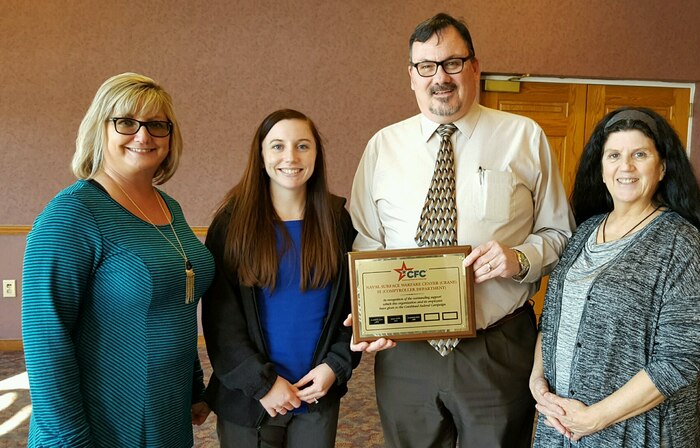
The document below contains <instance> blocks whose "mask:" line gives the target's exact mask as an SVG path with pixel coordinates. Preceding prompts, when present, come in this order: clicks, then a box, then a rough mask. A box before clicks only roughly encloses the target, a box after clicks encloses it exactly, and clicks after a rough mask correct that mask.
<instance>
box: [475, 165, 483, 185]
mask: <svg viewBox="0 0 700 448" xmlns="http://www.w3.org/2000/svg"><path fill="white" fill-rule="evenodd" d="M476 172H477V174H478V175H479V185H484V169H483V168H482V167H481V166H479V169H478V170H477V171H476Z"/></svg>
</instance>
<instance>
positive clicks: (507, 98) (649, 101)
mask: <svg viewBox="0 0 700 448" xmlns="http://www.w3.org/2000/svg"><path fill="white" fill-rule="evenodd" d="M479 100H480V102H481V104H483V105H484V106H487V107H491V108H493V109H498V110H502V111H505V112H511V113H514V114H518V115H524V116H526V117H529V118H532V119H533V120H535V121H536V122H537V123H538V124H539V125H540V126H541V127H542V129H543V130H544V132H545V134H546V135H547V140H548V141H549V145H550V146H551V148H552V153H553V154H554V156H555V157H556V159H557V161H558V166H559V172H560V174H561V177H562V182H563V183H564V188H565V190H566V194H567V196H569V195H570V194H571V189H572V188H573V185H574V178H575V177H576V168H577V167H578V160H579V158H580V156H581V153H582V152H583V147H584V145H585V143H586V141H587V140H588V137H589V136H590V135H591V133H592V132H593V129H594V128H595V125H596V124H597V123H598V121H599V120H600V119H601V118H603V116H605V114H607V113H608V112H610V111H612V110H614V109H617V108H618V107H623V106H639V107H648V108H650V109H653V110H655V111H656V112H658V113H659V114H661V115H662V116H663V117H665V118H666V119H667V120H669V122H670V123H671V125H673V127H674V128H675V129H676V132H678V135H679V136H680V138H681V142H683V145H684V146H685V145H686V141H687V136H688V117H689V114H690V89H687V88H668V87H636V86H606V85H586V84H559V83H539V82H522V83H521V84H520V92H518V93H512V92H487V91H484V90H482V91H481V92H480V98H479ZM546 287H547V278H546V277H545V278H543V280H542V285H541V287H540V290H539V292H538V293H537V294H536V295H535V296H534V297H533V299H534V301H535V312H536V313H537V315H538V316H539V314H540V313H541V311H542V304H543V302H544V292H545V290H546Z"/></svg>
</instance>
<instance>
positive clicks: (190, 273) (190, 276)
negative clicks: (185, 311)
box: [185, 260, 194, 305]
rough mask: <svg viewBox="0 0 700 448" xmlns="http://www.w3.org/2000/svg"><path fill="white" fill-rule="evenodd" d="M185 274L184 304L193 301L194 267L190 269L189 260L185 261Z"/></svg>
mask: <svg viewBox="0 0 700 448" xmlns="http://www.w3.org/2000/svg"><path fill="white" fill-rule="evenodd" d="M185 275H186V276H187V279H186V280H185V304H186V305H189V304H190V303H193V302H194V269H192V263H190V260H187V262H186V263H185Z"/></svg>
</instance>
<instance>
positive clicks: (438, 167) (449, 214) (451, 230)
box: [415, 124, 459, 356]
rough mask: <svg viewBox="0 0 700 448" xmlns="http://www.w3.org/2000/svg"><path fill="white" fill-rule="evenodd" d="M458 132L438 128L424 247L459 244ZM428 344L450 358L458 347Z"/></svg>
mask: <svg viewBox="0 0 700 448" xmlns="http://www.w3.org/2000/svg"><path fill="white" fill-rule="evenodd" d="M456 129H457V127H456V126H455V125H453V124H443V125H440V127H438V129H437V133H438V134H439V135H440V137H441V139H440V150H439V151H438V154H437V160H436V161H435V170H434V172H433V180H432V181H431V182H430V188H429V189H428V194H427V195H426V198H425V205H424V206H423V212H422V213H421V215H420V222H419V223H418V231H417V232H416V238H415V240H416V243H417V244H418V246H421V247H423V246H454V245H456V244H457V206H456V201H455V191H456V188H455V170H454V151H453V150H452V142H451V141H450V137H451V136H452V134H453V133H454V131H455V130H456ZM428 342H429V343H430V345H432V346H433V348H435V350H437V351H438V353H440V355H442V356H447V355H448V354H449V353H450V352H451V351H452V349H454V348H455V347H456V346H457V344H458V343H459V339H431V340H430V341H428Z"/></svg>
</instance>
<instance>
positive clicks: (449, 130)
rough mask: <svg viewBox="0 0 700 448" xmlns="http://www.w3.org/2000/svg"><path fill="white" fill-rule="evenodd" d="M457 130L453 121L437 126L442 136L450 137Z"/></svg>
mask: <svg viewBox="0 0 700 448" xmlns="http://www.w3.org/2000/svg"><path fill="white" fill-rule="evenodd" d="M456 130H457V126H455V125H453V124H452V123H448V124H441V125H440V126H438V128H437V133H438V134H440V137H442V138H450V136H451V135H452V134H454V132H455V131H456Z"/></svg>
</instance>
